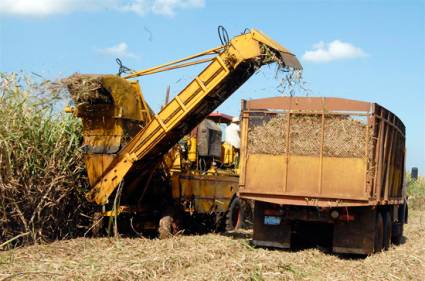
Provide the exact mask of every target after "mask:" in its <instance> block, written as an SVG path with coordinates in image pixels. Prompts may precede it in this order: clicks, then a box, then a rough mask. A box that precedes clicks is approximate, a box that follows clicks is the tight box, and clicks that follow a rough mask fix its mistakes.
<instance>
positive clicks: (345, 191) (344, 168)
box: [322, 157, 369, 200]
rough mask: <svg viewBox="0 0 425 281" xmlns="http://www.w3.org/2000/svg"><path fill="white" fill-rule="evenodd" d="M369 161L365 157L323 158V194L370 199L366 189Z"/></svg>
mask: <svg viewBox="0 0 425 281" xmlns="http://www.w3.org/2000/svg"><path fill="white" fill-rule="evenodd" d="M366 165H367V161H366V160H365V159H364V158H331V157H324V158H323V175H322V179H323V182H322V186H323V190H322V195H323V196H327V197H342V198H352V199H359V200H368V199H369V195H368V194H367V193H366V191H365V189H364V183H365V180H366V178H365V177H366Z"/></svg>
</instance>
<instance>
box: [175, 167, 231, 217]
mask: <svg viewBox="0 0 425 281" xmlns="http://www.w3.org/2000/svg"><path fill="white" fill-rule="evenodd" d="M171 182H172V196H173V198H174V199H175V200H177V201H179V202H180V203H182V204H183V205H184V206H186V211H188V212H190V213H193V212H196V213H201V214H208V213H211V212H213V211H214V212H226V211H227V210H228V208H229V204H230V201H231V200H232V198H233V197H234V196H235V194H236V193H237V191H238V183H239V177H236V176H223V175H191V174H176V175H173V177H172V181H171ZM185 202H186V203H187V204H184V203H185Z"/></svg>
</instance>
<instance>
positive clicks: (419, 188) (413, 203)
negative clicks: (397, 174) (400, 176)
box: [407, 175, 425, 210]
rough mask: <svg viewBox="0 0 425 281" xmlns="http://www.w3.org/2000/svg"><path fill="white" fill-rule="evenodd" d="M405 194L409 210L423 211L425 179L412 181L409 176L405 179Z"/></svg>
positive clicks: (424, 207) (424, 208)
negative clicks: (407, 198) (407, 197)
mask: <svg viewBox="0 0 425 281" xmlns="http://www.w3.org/2000/svg"><path fill="white" fill-rule="evenodd" d="M407 194H408V196H409V207H410V208H411V209H415V210H425V177H419V178H418V179H417V180H412V179H411V178H410V175H409V176H408V177H407Z"/></svg>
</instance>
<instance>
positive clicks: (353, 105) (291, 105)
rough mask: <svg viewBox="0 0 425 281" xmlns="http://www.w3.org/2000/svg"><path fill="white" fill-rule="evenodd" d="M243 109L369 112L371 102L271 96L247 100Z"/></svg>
mask: <svg viewBox="0 0 425 281" xmlns="http://www.w3.org/2000/svg"><path fill="white" fill-rule="evenodd" d="M245 106H246V107H245V110H256V109H257V110H258V109H266V110H279V109H281V110H288V109H290V110H295V111H296V110H315V111H322V110H328V111H363V112H370V111H371V108H372V104H371V103H369V102H363V101H356V100H350V99H343V98H324V97H271V98H262V99H255V100H248V101H246V104H245Z"/></svg>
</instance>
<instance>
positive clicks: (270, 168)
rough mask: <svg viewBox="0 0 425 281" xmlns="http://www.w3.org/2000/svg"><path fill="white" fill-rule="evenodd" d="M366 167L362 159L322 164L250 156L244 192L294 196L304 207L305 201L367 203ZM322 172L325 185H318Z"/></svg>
mask: <svg viewBox="0 0 425 281" xmlns="http://www.w3.org/2000/svg"><path fill="white" fill-rule="evenodd" d="M287 160H288V161H287ZM258 163H261V164H260V165H258ZM321 164H322V166H323V168H322V169H321V168H320V167H321ZM366 165H367V162H366V161H365V160H364V159H363V158H335V157H323V160H322V163H321V161H320V157H315V156H301V155H290V156H289V159H287V156H286V155H267V154H250V155H249V157H248V159H247V160H246V167H245V168H246V175H245V179H244V186H243V187H241V192H243V193H248V194H249V193H262V194H268V195H295V196H298V197H301V200H300V202H299V204H301V205H303V204H304V198H336V199H352V200H368V198H369V194H367V193H365V190H364V188H363V187H364V181H365V176H366ZM347 167H350V169H347ZM286 171H287V172H286ZM320 171H321V173H322V184H321V183H320V182H319V181H317V179H318V178H319V174H320ZM285 185H287V186H286V189H285ZM320 185H321V188H319V187H320ZM282 204H285V201H284V200H283V201H282Z"/></svg>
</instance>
